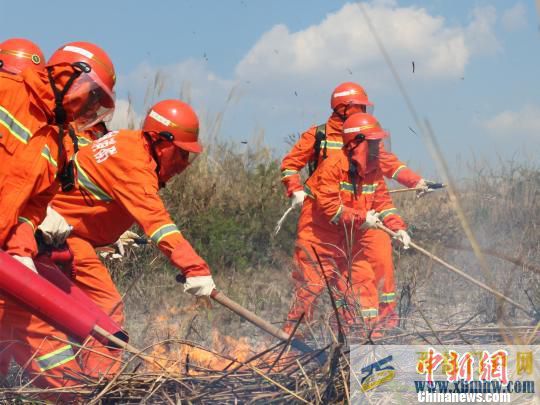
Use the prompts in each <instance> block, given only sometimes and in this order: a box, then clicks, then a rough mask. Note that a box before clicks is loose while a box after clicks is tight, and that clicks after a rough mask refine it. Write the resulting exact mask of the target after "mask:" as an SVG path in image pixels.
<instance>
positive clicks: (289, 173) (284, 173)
mask: <svg viewBox="0 0 540 405" xmlns="http://www.w3.org/2000/svg"><path fill="white" fill-rule="evenodd" d="M295 174H298V170H292V169H285V170H283V171H282V172H281V179H282V180H283V179H284V178H286V177H289V176H294V175H295Z"/></svg>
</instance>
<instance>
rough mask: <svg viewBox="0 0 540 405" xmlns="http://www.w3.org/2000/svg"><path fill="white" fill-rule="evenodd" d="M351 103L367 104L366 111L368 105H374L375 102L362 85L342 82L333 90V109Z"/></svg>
mask: <svg viewBox="0 0 540 405" xmlns="http://www.w3.org/2000/svg"><path fill="white" fill-rule="evenodd" d="M350 105H362V106H365V107H366V111H367V109H368V107H373V103H372V102H371V101H369V99H368V96H367V94H366V91H365V90H364V88H363V87H362V86H360V85H359V84H356V83H352V82H346V83H341V84H340V85H339V86H337V87H336V88H335V89H334V91H333V92H332V97H331V99H330V106H331V107H332V110H334V111H336V110H337V109H338V108H339V107H342V106H343V107H346V106H350ZM372 110H373V109H372V108H371V111H372Z"/></svg>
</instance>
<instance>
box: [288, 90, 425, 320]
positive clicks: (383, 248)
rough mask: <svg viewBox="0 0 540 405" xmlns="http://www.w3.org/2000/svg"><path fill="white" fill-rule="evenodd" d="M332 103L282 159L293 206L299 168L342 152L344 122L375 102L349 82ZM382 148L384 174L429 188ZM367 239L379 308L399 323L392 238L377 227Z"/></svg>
mask: <svg viewBox="0 0 540 405" xmlns="http://www.w3.org/2000/svg"><path fill="white" fill-rule="evenodd" d="M330 106H331V108H332V110H333V113H332V115H331V116H330V118H329V119H328V121H327V122H326V124H322V125H319V126H315V127H312V128H310V129H309V130H308V131H306V132H304V133H303V134H302V136H301V137H300V139H299V141H298V142H297V143H296V144H295V145H294V146H293V148H292V149H291V151H290V152H289V153H288V154H287V155H286V156H285V158H284V159H283V161H282V163H281V173H282V182H283V184H284V185H285V188H286V190H287V195H288V196H289V197H291V199H292V204H293V206H294V205H299V204H302V203H303V201H304V198H305V195H306V194H305V192H304V189H303V185H302V180H301V178H300V173H299V172H300V170H301V169H302V168H304V167H305V166H306V165H308V166H309V172H310V175H311V174H312V173H313V172H314V170H315V169H316V168H317V166H318V165H319V164H321V162H322V161H324V160H325V159H326V158H329V157H330V156H332V155H334V154H336V153H337V154H341V149H342V147H343V140H342V128H343V122H344V121H345V120H346V119H347V118H348V117H350V116H351V115H352V114H354V113H358V112H366V111H368V110H372V107H373V104H372V103H371V101H370V100H369V99H368V96H367V94H366V92H365V91H364V89H363V88H362V86H360V85H358V84H356V83H350V82H348V83H342V84H340V85H339V86H337V87H336V88H335V89H334V91H333V92H332V96H331V99H330ZM379 148H380V149H379V166H380V169H381V172H382V174H383V176H386V177H388V178H392V179H394V180H397V181H398V182H399V183H401V184H403V185H405V186H406V187H423V188H424V189H425V190H426V191H427V190H428V184H429V182H428V181H426V180H424V179H422V178H421V177H420V176H419V175H418V174H416V173H414V172H413V171H412V170H411V169H409V168H408V167H406V166H405V165H404V164H403V163H402V162H400V161H399V160H398V159H397V157H396V156H395V155H394V154H392V153H390V152H388V151H386V150H385V149H384V145H383V143H382V142H380V143H379ZM300 215H301V217H300V219H299V224H300V223H309V222H310V221H312V220H313V218H311V213H310V212H308V211H305V210H302V212H301V214H300ZM367 238H369V240H367ZM365 242H366V244H365V252H364V254H365V256H366V258H367V260H368V261H369V262H370V264H371V266H372V267H374V268H375V269H376V274H378V275H380V279H378V280H377V284H378V287H379V290H380V307H379V312H380V314H381V317H382V318H386V321H387V323H388V324H387V326H388V327H393V326H396V325H397V316H396V314H395V310H394V308H395V285H394V267H393V263H392V247H391V243H390V238H389V237H388V235H387V234H386V233H384V232H383V231H379V230H374V231H373V232H370V233H369V235H365Z"/></svg>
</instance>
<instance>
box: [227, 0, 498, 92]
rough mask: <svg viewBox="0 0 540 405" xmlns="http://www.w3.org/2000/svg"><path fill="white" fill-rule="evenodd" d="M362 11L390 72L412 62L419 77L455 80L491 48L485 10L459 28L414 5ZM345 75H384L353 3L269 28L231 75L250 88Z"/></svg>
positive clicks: (490, 14) (378, 5)
mask: <svg viewBox="0 0 540 405" xmlns="http://www.w3.org/2000/svg"><path fill="white" fill-rule="evenodd" d="M364 6H365V8H366V11H367V13H368V14H369V16H370V18H371V20H372V22H373V24H374V26H375V27H376V29H377V32H378V34H379V35H380V36H381V38H382V40H383V42H384V44H385V46H386V48H387V51H388V53H389V54H390V55H391V57H392V59H393V60H394V62H395V63H396V65H397V66H398V68H399V67H401V68H406V69H407V71H408V72H409V71H410V69H411V61H413V60H414V61H415V65H416V73H417V75H422V77H427V78H446V77H460V76H462V75H463V72H464V69H465V66H466V65H467V63H468V62H469V60H470V58H471V56H473V53H475V52H478V51H480V50H484V51H485V50H486V49H487V50H491V51H493V50H498V47H499V45H498V42H497V40H496V38H495V35H494V33H493V25H494V23H495V19H496V14H495V9H493V8H491V7H487V8H477V9H475V10H474V11H473V14H472V20H471V22H470V24H469V25H468V26H467V27H459V26H457V27H452V26H449V25H448V23H447V22H446V21H445V19H444V18H443V17H440V16H433V15H430V14H429V13H428V11H427V10H426V9H424V8H420V7H416V6H409V7H398V6H397V5H396V3H395V2H393V1H384V2H381V1H374V2H371V3H364ZM347 69H349V70H350V71H353V72H355V75H356V76H357V77H358V76H359V77H370V78H374V77H377V76H379V74H380V72H381V70H382V71H386V67H385V66H384V62H383V60H382V57H381V55H380V52H379V50H378V48H377V45H376V43H375V41H374V40H373V37H372V34H371V32H370V31H369V28H368V26H367V25H366V22H365V20H364V17H363V14H362V12H361V9H360V7H359V6H358V4H346V5H344V6H343V7H342V8H341V9H340V10H339V11H337V12H335V13H332V14H329V15H327V16H326V18H325V19H324V20H323V21H322V22H321V23H319V24H316V25H312V26H310V27H308V28H307V29H305V30H302V31H297V32H291V31H290V30H289V29H288V28H287V27H286V26H285V25H276V26H274V27H273V28H272V29H271V30H270V31H268V32H266V33H265V34H264V35H263V36H262V37H261V38H260V39H259V41H258V42H257V43H256V44H255V45H254V46H253V48H252V49H251V50H250V51H249V52H248V54H247V55H246V56H245V57H244V58H243V59H242V60H241V61H240V62H239V64H238V66H237V68H236V74H237V77H239V78H240V79H242V80H244V81H250V82H263V83H264V82H267V81H268V80H276V81H277V80H280V79H283V78H288V79H292V80H297V79H300V80H304V81H306V80H310V81H313V80H321V78H322V80H324V78H328V77H332V76H335V75H337V74H340V75H343V73H345V72H346V70H347ZM370 81H371V80H370ZM313 84H316V85H317V84H320V83H313Z"/></svg>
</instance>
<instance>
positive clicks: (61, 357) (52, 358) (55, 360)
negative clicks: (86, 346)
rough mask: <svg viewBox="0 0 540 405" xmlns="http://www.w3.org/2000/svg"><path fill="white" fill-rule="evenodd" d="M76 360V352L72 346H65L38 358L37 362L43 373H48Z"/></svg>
mask: <svg viewBox="0 0 540 405" xmlns="http://www.w3.org/2000/svg"><path fill="white" fill-rule="evenodd" d="M74 358H75V351H74V350H73V347H72V346H71V345H65V346H63V347H61V348H60V349H57V350H55V351H53V352H50V353H47V354H44V355H43V356H39V357H36V359H35V360H36V362H37V364H38V365H39V368H40V370H41V371H47V370H50V369H52V368H55V367H59V366H61V365H62V364H65V363H67V362H68V361H71V360H73V359H74Z"/></svg>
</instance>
